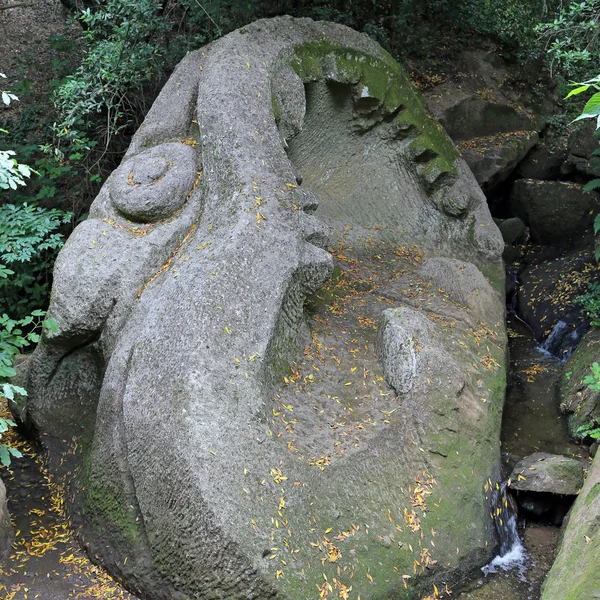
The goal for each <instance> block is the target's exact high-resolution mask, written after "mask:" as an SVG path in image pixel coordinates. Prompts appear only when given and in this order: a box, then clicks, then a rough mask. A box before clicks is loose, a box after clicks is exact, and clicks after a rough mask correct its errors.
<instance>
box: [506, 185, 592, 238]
mask: <svg viewBox="0 0 600 600" xmlns="http://www.w3.org/2000/svg"><path fill="white" fill-rule="evenodd" d="M510 203H511V207H512V210H513V213H514V214H515V216H517V217H519V218H521V219H522V220H523V221H524V222H525V223H526V224H527V225H528V226H529V228H530V230H531V239H532V240H533V241H534V242H536V243H539V244H556V243H561V242H567V241H569V240H572V239H573V238H575V237H580V236H581V234H582V232H583V231H585V230H586V229H589V228H590V227H591V225H592V223H593V219H594V217H593V215H594V214H595V213H596V212H597V211H598V209H599V208H600V202H599V201H598V195H597V194H596V193H594V192H589V193H587V192H584V191H583V190H582V188H581V186H580V185H578V184H575V183H570V182H563V181H537V180H533V179H519V180H518V181H516V182H515V183H514V185H513V189H512V192H511V201H510Z"/></svg>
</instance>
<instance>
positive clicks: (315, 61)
mask: <svg viewBox="0 0 600 600" xmlns="http://www.w3.org/2000/svg"><path fill="white" fill-rule="evenodd" d="M291 66H292V68H293V69H294V70H295V72H296V73H297V75H298V76H299V77H300V78H301V79H302V80H303V81H304V82H305V83H307V82H309V81H315V80H317V79H322V78H323V77H327V78H329V79H333V80H335V81H338V82H340V83H347V84H357V85H362V86H363V90H365V91H364V93H365V94H368V97H371V98H376V99H377V100H379V101H380V102H381V103H382V105H383V107H384V111H385V112H386V113H387V114H392V113H394V112H395V111H399V112H398V115H396V117H395V119H396V121H397V122H398V123H399V124H400V125H402V126H404V127H406V126H412V127H414V128H415V137H414V139H413V140H412V141H411V149H412V150H413V152H414V153H415V154H420V153H422V152H423V151H424V150H431V151H432V152H434V153H435V167H436V168H437V169H438V170H440V171H441V172H447V173H451V174H453V175H456V173H457V172H456V168H455V167H454V162H455V160H456V159H457V158H458V154H457V152H456V150H455V149H454V146H453V145H452V143H451V142H450V140H449V139H448V136H447V135H446V133H445V132H444V130H443V128H442V127H441V125H440V124H439V123H437V122H436V121H434V120H433V119H432V118H431V117H430V116H429V115H428V114H427V112H426V110H425V104H424V102H423V99H422V98H421V96H420V94H419V93H418V92H417V90H415V88H414V87H413V86H412V84H411V82H410V81H409V79H408V77H407V76H406V73H405V72H404V70H403V69H402V67H401V66H400V65H399V64H398V63H397V62H396V61H394V60H393V59H392V57H391V56H389V55H384V58H383V59H380V58H377V57H374V56H369V55H367V54H364V53H361V52H358V51H355V50H349V49H348V48H344V47H342V46H339V45H336V44H334V43H332V42H330V41H328V40H323V41H321V42H311V43H308V44H302V45H300V46H297V47H296V48H295V58H294V60H293V61H292V63H291ZM362 93H363V91H362V90H361V94H362Z"/></svg>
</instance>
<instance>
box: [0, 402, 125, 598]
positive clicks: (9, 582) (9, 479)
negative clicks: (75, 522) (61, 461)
mask: <svg viewBox="0 0 600 600" xmlns="http://www.w3.org/2000/svg"><path fill="white" fill-rule="evenodd" d="M0 416H2V417H4V418H10V413H9V412H8V409H7V407H6V405H5V404H4V405H3V406H2V407H1V410H0ZM2 441H3V442H4V441H9V442H10V443H11V444H12V445H13V446H15V447H16V448H18V449H19V450H20V451H21V452H22V453H23V458H19V459H13V462H12V464H11V468H10V469H9V470H7V469H5V468H4V467H2V468H1V469H0V476H1V477H2V480H3V481H4V484H5V485H6V490H7V497H8V508H9V511H10V514H11V518H12V522H13V525H14V527H15V533H16V536H15V540H14V543H13V547H12V552H11V556H10V561H9V564H8V565H4V566H3V567H2V568H0V598H2V599H3V600H32V599H39V600H68V599H74V600H75V599H76V600H92V599H99V598H102V599H103V600H135V597H134V596H132V595H130V594H129V593H128V592H127V591H126V590H125V589H123V587H121V586H120V585H119V584H118V583H117V582H115V581H114V580H113V579H112V578H111V577H110V576H109V575H108V574H107V573H106V572H105V571H103V570H102V569H101V568H99V567H97V566H95V565H94V564H92V562H91V561H90V559H89V558H88V556H87V555H86V554H85V553H84V552H83V550H81V548H80V547H79V545H78V543H77V540H76V537H75V532H74V531H73V529H72V528H71V525H70V522H69V519H68V515H67V512H66V510H65V495H64V489H63V488H62V486H61V485H59V484H58V483H57V482H56V481H54V479H53V478H52V476H50V475H49V474H48V471H47V469H46V465H45V462H44V460H43V457H42V456H40V454H39V453H38V451H37V448H36V447H35V446H34V445H32V444H31V443H30V442H29V441H28V440H26V439H24V438H22V437H21V436H19V434H18V433H17V432H16V431H15V430H10V431H9V432H8V434H4V436H3V438H2Z"/></svg>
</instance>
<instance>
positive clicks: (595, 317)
mask: <svg viewBox="0 0 600 600" xmlns="http://www.w3.org/2000/svg"><path fill="white" fill-rule="evenodd" d="M575 302H576V303H577V304H579V305H580V306H581V308H582V309H583V310H584V312H585V313H586V315H587V316H588V317H589V318H590V319H591V322H592V325H593V326H594V327H600V283H598V282H594V283H590V284H589V285H588V291H587V292H586V293H585V294H582V295H581V296H579V297H577V298H576V299H575Z"/></svg>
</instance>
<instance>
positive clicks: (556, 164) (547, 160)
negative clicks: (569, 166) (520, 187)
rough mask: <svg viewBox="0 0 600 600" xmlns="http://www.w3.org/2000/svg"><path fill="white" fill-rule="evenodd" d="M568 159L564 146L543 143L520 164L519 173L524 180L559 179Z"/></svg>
mask: <svg viewBox="0 0 600 600" xmlns="http://www.w3.org/2000/svg"><path fill="white" fill-rule="evenodd" d="M566 158H567V149H566V148H564V147H563V146H557V147H554V146H550V145H548V144H544V143H541V144H540V145H539V146H536V147H535V148H533V150H531V152H529V154H528V155H527V156H526V157H525V159H524V160H522V161H521V162H520V163H519V166H518V167H517V173H518V174H519V175H520V176H521V177H523V178H524V179H549V180H554V179H558V177H559V176H560V172H561V166H562V164H563V163H564V162H565V160H566Z"/></svg>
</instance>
